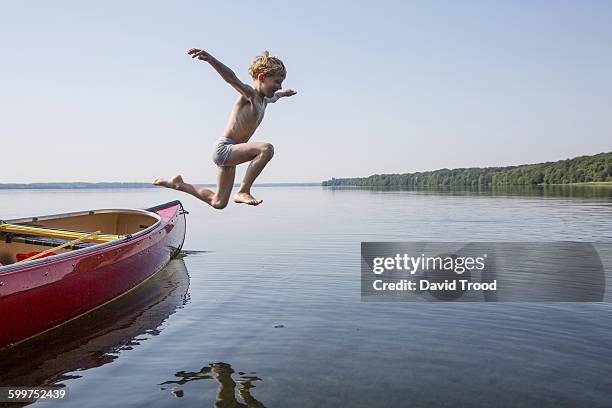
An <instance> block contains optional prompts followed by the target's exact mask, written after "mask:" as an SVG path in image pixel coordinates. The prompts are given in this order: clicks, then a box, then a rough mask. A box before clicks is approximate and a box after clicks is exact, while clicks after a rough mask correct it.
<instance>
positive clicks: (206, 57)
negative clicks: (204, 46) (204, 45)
mask: <svg viewBox="0 0 612 408" xmlns="http://www.w3.org/2000/svg"><path fill="white" fill-rule="evenodd" d="M187 54H188V55H191V58H197V59H199V60H201V61H210V60H211V58H212V55H210V54H209V53H207V52H206V51H204V50H201V49H199V48H192V49H190V50H189V51H187Z"/></svg>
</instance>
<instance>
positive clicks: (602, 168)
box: [323, 152, 612, 187]
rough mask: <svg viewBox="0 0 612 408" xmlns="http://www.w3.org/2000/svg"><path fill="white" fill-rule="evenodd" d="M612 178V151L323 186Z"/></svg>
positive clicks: (335, 181)
mask: <svg viewBox="0 0 612 408" xmlns="http://www.w3.org/2000/svg"><path fill="white" fill-rule="evenodd" d="M594 181H612V152H608V153H600V154H596V155H593V156H580V157H575V158H573V159H567V160H559V161H556V162H546V163H538V164H525V165H520V166H507V167H485V168H479V167H472V168H460V169H452V170H449V169H441V170H434V171H425V172H419V173H405V174H375V175H373V176H370V177H361V178H341V179H337V178H332V179H331V180H328V181H324V182H323V186H358V187H425V186H450V187H454V186H457V187H459V186H463V187H465V186H470V187H475V186H509V185H537V184H569V183H588V182H594Z"/></svg>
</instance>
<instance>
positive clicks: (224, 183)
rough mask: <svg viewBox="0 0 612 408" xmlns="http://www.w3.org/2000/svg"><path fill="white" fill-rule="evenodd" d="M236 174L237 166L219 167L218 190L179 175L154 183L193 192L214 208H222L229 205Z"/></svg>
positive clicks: (192, 193)
mask: <svg viewBox="0 0 612 408" xmlns="http://www.w3.org/2000/svg"><path fill="white" fill-rule="evenodd" d="M235 176H236V167H234V166H230V167H225V166H224V167H219V170H218V172H217V192H216V193H215V192H214V191H212V190H209V189H207V188H203V187H197V186H195V185H193V184H189V183H185V181H183V178H182V177H181V176H180V175H178V176H174V177H172V178H171V179H170V180H167V181H166V180H164V179H157V180H155V181H154V182H153V184H155V185H158V186H164V187H168V188H172V189H175V190H179V191H183V192H185V193H187V194H191V195H192V196H194V197H195V198H198V199H200V200H202V201H204V202H206V203H208V204H210V205H211V206H213V207H214V208H217V209H222V208H225V207H226V206H227V203H228V201H229V196H230V194H231V193H232V187H233V185H234V178H235Z"/></svg>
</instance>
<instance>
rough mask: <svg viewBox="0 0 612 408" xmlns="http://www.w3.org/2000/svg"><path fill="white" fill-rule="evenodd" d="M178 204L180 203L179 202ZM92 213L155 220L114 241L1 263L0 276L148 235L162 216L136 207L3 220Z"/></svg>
mask: <svg viewBox="0 0 612 408" xmlns="http://www.w3.org/2000/svg"><path fill="white" fill-rule="evenodd" d="M167 204H171V203H167ZM179 205H180V203H179ZM163 206H166V204H162V206H158V207H159V208H160V209H162V208H167V207H169V206H167V207H163ZM180 207H181V208H182V205H180ZM92 212H93V213H94V214H108V213H113V212H114V213H116V212H121V213H134V214H144V215H148V216H151V217H153V218H155V219H156V220H157V221H156V222H155V223H154V224H153V225H151V226H149V227H147V228H146V229H143V230H142V231H138V232H135V233H133V234H128V235H126V236H125V237H124V238H121V239H117V240H114V241H109V242H105V243H100V244H96V245H92V246H90V247H86V248H79V249H75V250H72V251H70V252H65V253H62V254H58V255H54V256H52V257H47V258H38V259H34V260H31V261H25V262H16V263H12V264H9V265H3V266H0V276H1V275H4V274H8V273H11V272H15V271H17V270H21V269H26V268H28V269H29V268H30V267H33V268H36V267H39V266H41V265H44V264H50V265H52V264H54V263H55V261H58V262H61V261H64V260H66V259H67V258H69V257H71V256H74V257H78V256H80V255H82V254H85V253H88V252H95V251H98V250H102V251H106V250H107V249H108V248H110V247H113V246H115V245H120V244H123V243H125V242H127V241H131V240H133V239H135V238H140V237H141V236H143V235H148V234H150V233H151V232H153V231H154V230H155V229H157V228H158V227H159V226H160V225H161V224H162V218H161V217H160V216H159V215H158V214H156V213H155V212H152V211H149V210H148V209H147V210H136V209H101V210H93V211H77V212H70V213H62V214H52V215H46V216H42V217H28V218H19V219H13V220H5V222H7V223H11V224H15V223H24V222H36V220H48V219H57V218H64V217H67V216H80V215H89V214H91V213H92Z"/></svg>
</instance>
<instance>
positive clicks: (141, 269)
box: [0, 201, 186, 348]
mask: <svg viewBox="0 0 612 408" xmlns="http://www.w3.org/2000/svg"><path fill="white" fill-rule="evenodd" d="M184 214H186V211H184V209H183V206H182V204H181V203H180V202H179V201H173V202H170V203H166V204H162V205H159V206H156V207H152V208H148V209H146V210H114V209H110V210H95V211H83V212H76V213H68V214H58V215H49V216H44V217H33V218H24V219H18V220H10V221H1V222H0V263H1V264H2V265H3V266H0V348H4V347H8V346H12V345H14V344H15V343H18V342H21V341H23V340H25V339H28V338H30V337H32V336H35V335H37V334H40V333H42V332H44V331H46V330H49V329H51V328H53V327H55V326H58V325H60V324H62V323H64V322H66V321H68V320H71V319H74V318H76V317H78V316H80V315H82V314H85V313H87V312H89V311H91V310H92V309H94V308H96V307H98V306H100V305H103V304H105V303H107V302H109V301H111V300H113V299H115V298H117V297H119V296H121V295H123V294H125V293H126V292H128V291H130V290H131V289H133V288H134V287H136V286H137V285H139V284H140V283H142V282H143V281H144V280H146V279H147V278H149V277H151V276H153V275H154V274H155V273H156V272H158V271H159V270H161V269H162V268H163V267H164V266H165V265H166V264H167V263H168V261H169V260H170V259H171V258H172V257H174V256H175V255H177V254H178V253H179V251H180V250H181V247H182V246H183V242H184V240H185V215H184ZM94 233H95V234H94ZM49 254H50V256H49ZM32 255H37V256H40V257H39V258H37V259H30V260H28V259H27V258H28V257H30V256H32ZM23 258H26V259H24V260H22V261H20V262H19V261H18V259H23Z"/></svg>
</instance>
